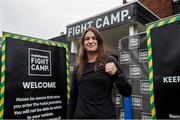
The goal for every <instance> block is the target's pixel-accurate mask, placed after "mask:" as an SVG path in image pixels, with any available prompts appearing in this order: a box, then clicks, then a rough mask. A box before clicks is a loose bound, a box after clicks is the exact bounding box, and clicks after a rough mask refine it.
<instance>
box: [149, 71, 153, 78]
mask: <svg viewBox="0 0 180 120" xmlns="http://www.w3.org/2000/svg"><path fill="white" fill-rule="evenodd" d="M152 78H153V72H152V71H151V72H150V73H149V79H152Z"/></svg>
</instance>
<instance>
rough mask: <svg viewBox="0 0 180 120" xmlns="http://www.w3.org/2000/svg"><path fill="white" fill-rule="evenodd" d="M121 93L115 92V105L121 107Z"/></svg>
mask: <svg viewBox="0 0 180 120" xmlns="http://www.w3.org/2000/svg"><path fill="white" fill-rule="evenodd" d="M121 101H122V100H121V95H120V94H116V107H121V106H122V104H121Z"/></svg>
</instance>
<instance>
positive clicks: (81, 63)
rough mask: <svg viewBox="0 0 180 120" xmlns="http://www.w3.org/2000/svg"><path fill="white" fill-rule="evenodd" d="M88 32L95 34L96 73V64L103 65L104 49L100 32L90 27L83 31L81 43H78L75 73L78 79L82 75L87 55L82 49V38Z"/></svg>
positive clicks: (82, 38)
mask: <svg viewBox="0 0 180 120" xmlns="http://www.w3.org/2000/svg"><path fill="white" fill-rule="evenodd" d="M88 31H91V32H93V33H94V34H95V36H96V40H97V42H98V49H97V59H96V63H95V67H94V70H95V71H96V67H97V64H98V63H101V62H102V63H104V56H105V53H104V48H103V38H102V36H101V34H100V32H99V31H98V30H97V29H96V28H95V27H90V28H88V29H86V30H85V31H84V33H83V34H82V36H81V40H80V42H81V43H80V51H79V64H78V71H77V76H78V78H80V76H81V75H82V71H83V69H84V66H85V64H86V63H87V62H88V59H87V53H86V51H85V49H84V37H85V35H86V33H87V32H88Z"/></svg>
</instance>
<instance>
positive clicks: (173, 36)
mask: <svg viewBox="0 0 180 120" xmlns="http://www.w3.org/2000/svg"><path fill="white" fill-rule="evenodd" d="M146 28H147V29H146V35H147V48H148V62H149V81H150V109H151V114H152V118H153V119H156V118H157V119H180V112H179V108H180V102H179V101H180V96H179V91H180V74H179V71H180V64H179V61H180V47H179V46H180V41H179V39H180V14H178V15H176V16H173V17H170V18H166V19H164V20H161V21H157V22H154V23H150V24H148V25H147V26H146Z"/></svg>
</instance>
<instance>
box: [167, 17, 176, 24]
mask: <svg viewBox="0 0 180 120" xmlns="http://www.w3.org/2000/svg"><path fill="white" fill-rule="evenodd" d="M175 21H176V17H173V18H171V19H170V20H169V22H168V23H172V22H175Z"/></svg>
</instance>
